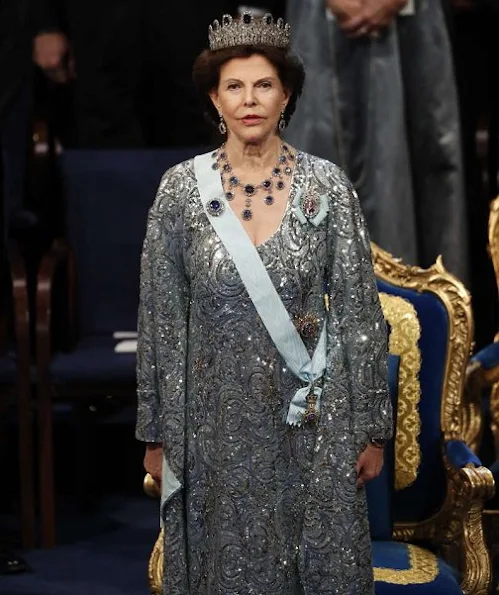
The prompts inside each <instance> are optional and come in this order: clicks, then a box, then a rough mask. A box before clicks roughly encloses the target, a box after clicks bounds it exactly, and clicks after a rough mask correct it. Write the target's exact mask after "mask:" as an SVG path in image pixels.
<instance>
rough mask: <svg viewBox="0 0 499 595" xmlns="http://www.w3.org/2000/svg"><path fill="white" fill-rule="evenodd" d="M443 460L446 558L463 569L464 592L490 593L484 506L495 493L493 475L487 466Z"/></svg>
mask: <svg viewBox="0 0 499 595" xmlns="http://www.w3.org/2000/svg"><path fill="white" fill-rule="evenodd" d="M444 460H445V465H446V470H447V477H448V490H447V501H446V504H445V506H444V512H445V514H444V515H442V518H441V519H440V523H439V529H438V533H437V541H440V542H441V543H443V544H444V547H443V554H444V557H445V558H446V559H447V560H448V561H449V562H451V563H453V564H454V565H455V566H456V567H457V568H459V569H460V571H461V575H462V581H461V588H462V590H463V592H464V593H465V594H470V595H471V594H473V595H487V594H488V593H489V590H490V585H491V581H492V569H491V563H490V556H489V552H488V550H487V546H486V542H485V537H484V532H483V509H484V504H485V502H486V501H487V500H489V499H490V498H491V497H492V496H493V495H494V478H493V476H492V473H491V472H490V470H489V469H487V468H486V467H483V466H481V467H475V466H472V465H469V466H466V467H463V468H462V469H455V468H454V467H451V465H450V464H449V462H448V461H447V460H446V459H445V458H444Z"/></svg>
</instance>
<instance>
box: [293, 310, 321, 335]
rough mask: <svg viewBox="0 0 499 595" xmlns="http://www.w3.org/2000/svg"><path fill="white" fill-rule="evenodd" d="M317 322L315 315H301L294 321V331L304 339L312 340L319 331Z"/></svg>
mask: <svg viewBox="0 0 499 595" xmlns="http://www.w3.org/2000/svg"><path fill="white" fill-rule="evenodd" d="M319 322H320V320H319V319H318V318H317V316H315V314H311V313H307V314H302V315H301V316H298V318H296V320H295V326H296V330H297V331H298V332H299V333H300V335H301V336H302V337H303V338H304V339H313V338H314V337H316V336H317V333H318V331H319Z"/></svg>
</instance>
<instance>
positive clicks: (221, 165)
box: [212, 144, 295, 221]
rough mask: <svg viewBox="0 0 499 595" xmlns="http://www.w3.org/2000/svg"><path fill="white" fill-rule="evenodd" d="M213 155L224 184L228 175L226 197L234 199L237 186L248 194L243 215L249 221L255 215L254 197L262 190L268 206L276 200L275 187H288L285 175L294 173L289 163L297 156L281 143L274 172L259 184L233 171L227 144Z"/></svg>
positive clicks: (215, 165)
mask: <svg viewBox="0 0 499 595" xmlns="http://www.w3.org/2000/svg"><path fill="white" fill-rule="evenodd" d="M212 157H213V158H214V159H216V161H215V163H214V164H213V165H212V167H213V169H215V170H216V169H219V170H220V175H221V177H222V184H224V183H225V177H224V175H226V176H228V179H227V182H228V186H229V188H230V190H229V191H228V192H226V193H225V198H226V199H227V200H229V201H231V200H234V198H235V197H236V195H235V193H234V190H235V189H236V188H242V189H243V192H244V194H245V196H246V199H245V201H244V206H245V208H244V209H243V211H242V213H241V216H242V218H243V219H244V220H245V221H249V220H250V219H251V218H252V217H253V211H252V210H251V204H252V202H251V201H252V199H253V197H254V196H256V194H258V192H260V190H263V191H265V193H266V196H265V198H264V199H263V202H264V203H265V204H266V205H267V206H269V207H270V206H272V205H273V204H274V202H275V199H274V197H273V195H272V191H273V189H274V187H275V189H276V190H284V188H286V183H285V182H284V180H283V177H284V176H286V177H288V178H289V177H290V176H291V174H292V173H293V168H292V167H291V166H290V165H289V162H290V161H294V159H295V156H294V155H293V153H291V151H290V150H289V148H288V146H287V145H284V144H283V145H281V154H280V155H279V159H278V161H277V164H276V166H275V167H274V168H273V169H272V173H271V175H270V177H268V178H265V180H263V181H262V182H260V183H259V184H245V183H244V182H241V180H240V179H239V178H238V177H237V176H236V175H234V173H233V171H232V166H231V165H230V163H229V160H228V158H227V151H226V148H225V144H223V145H222V146H221V147H220V149H219V151H215V152H214V153H213V154H212Z"/></svg>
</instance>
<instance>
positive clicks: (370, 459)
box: [355, 444, 383, 488]
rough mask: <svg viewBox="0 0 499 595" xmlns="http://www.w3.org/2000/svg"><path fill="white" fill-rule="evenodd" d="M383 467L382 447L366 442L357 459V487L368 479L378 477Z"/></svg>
mask: <svg viewBox="0 0 499 595" xmlns="http://www.w3.org/2000/svg"><path fill="white" fill-rule="evenodd" d="M382 468H383V449H382V448H379V447H377V446H374V445H372V444H368V445H367V446H366V448H365V450H364V451H363V452H362V453H361V455H360V457H359V460H358V461H357V466H356V468H355V469H356V471H357V487H359V488H361V487H362V486H364V485H365V484H366V483H367V482H368V481H371V479H374V478H375V477H378V475H379V474H380V473H381V469H382Z"/></svg>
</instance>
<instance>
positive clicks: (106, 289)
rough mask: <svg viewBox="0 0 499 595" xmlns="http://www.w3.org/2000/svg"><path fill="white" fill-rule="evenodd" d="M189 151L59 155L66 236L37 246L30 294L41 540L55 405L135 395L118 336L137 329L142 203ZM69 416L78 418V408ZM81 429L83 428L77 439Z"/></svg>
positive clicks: (46, 520) (50, 513) (48, 510)
mask: <svg viewBox="0 0 499 595" xmlns="http://www.w3.org/2000/svg"><path fill="white" fill-rule="evenodd" d="M194 152H195V151H194V150H181V151H168V150H159V151H154V150H141V151H124V150H122V151H120V150H115V151H112V150H109V151H105V150H100V151H83V150H75V151H66V152H64V153H63V155H62V157H61V160H60V167H61V171H62V177H63V188H64V195H65V201H66V230H67V231H66V237H64V238H57V239H55V240H54V243H53V245H52V247H51V249H50V250H49V251H48V253H47V254H46V255H45V256H44V258H43V260H42V262H41V265H40V269H39V273H38V282H37V295H36V300H37V301H36V313H37V318H36V347H37V377H38V379H37V380H38V396H37V399H38V452H39V467H40V474H39V485H40V505H41V529H42V545H43V546H44V547H52V546H53V545H54V544H55V541H56V531H55V527H56V522H55V521H56V518H55V488H54V463H53V461H54V441H53V428H54V405H55V404H56V403H57V402H59V403H61V402H63V403H65V404H68V405H69V406H70V407H73V408H75V407H76V408H78V407H79V411H80V413H81V414H83V413H84V412H85V411H88V407H86V408H84V407H83V404H84V403H88V402H89V399H92V401H93V403H99V402H103V401H104V400H106V399H107V400H108V397H113V399H114V400H118V402H121V401H123V402H125V403H126V402H127V401H131V402H134V401H135V398H136V380H135V364H136V358H135V353H134V350H133V347H132V348H129V347H127V346H126V341H124V340H123V338H124V337H127V336H128V338H130V337H132V338H133V333H134V332H135V331H136V324H137V322H136V321H137V310H138V294H139V263H140V252H141V248H142V242H143V238H144V235H145V230H146V221H147V212H148V210H149V208H150V206H151V205H152V202H153V200H154V195H155V193H156V190H157V187H158V185H159V182H160V179H161V176H162V174H163V173H164V172H165V171H166V170H167V169H168V168H169V167H171V166H172V165H174V164H176V163H179V162H180V161H183V160H184V159H186V158H188V157H190V156H192V154H193V153H194ZM61 330H62V332H61ZM74 417H75V418H77V422H78V424H79V427H82V426H83V424H84V420H82V419H81V417H82V415H76V416H74ZM90 439H91V434H90V432H88V431H87V433H86V437H84V441H85V440H87V441H90ZM75 442H78V441H77V440H75ZM80 442H81V439H80ZM76 446H77V445H76V444H75V445H72V447H76ZM84 446H85V445H84ZM86 446H87V447H90V444H87V445H86ZM87 458H88V457H87ZM82 462H83V463H84V462H85V461H82Z"/></svg>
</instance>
